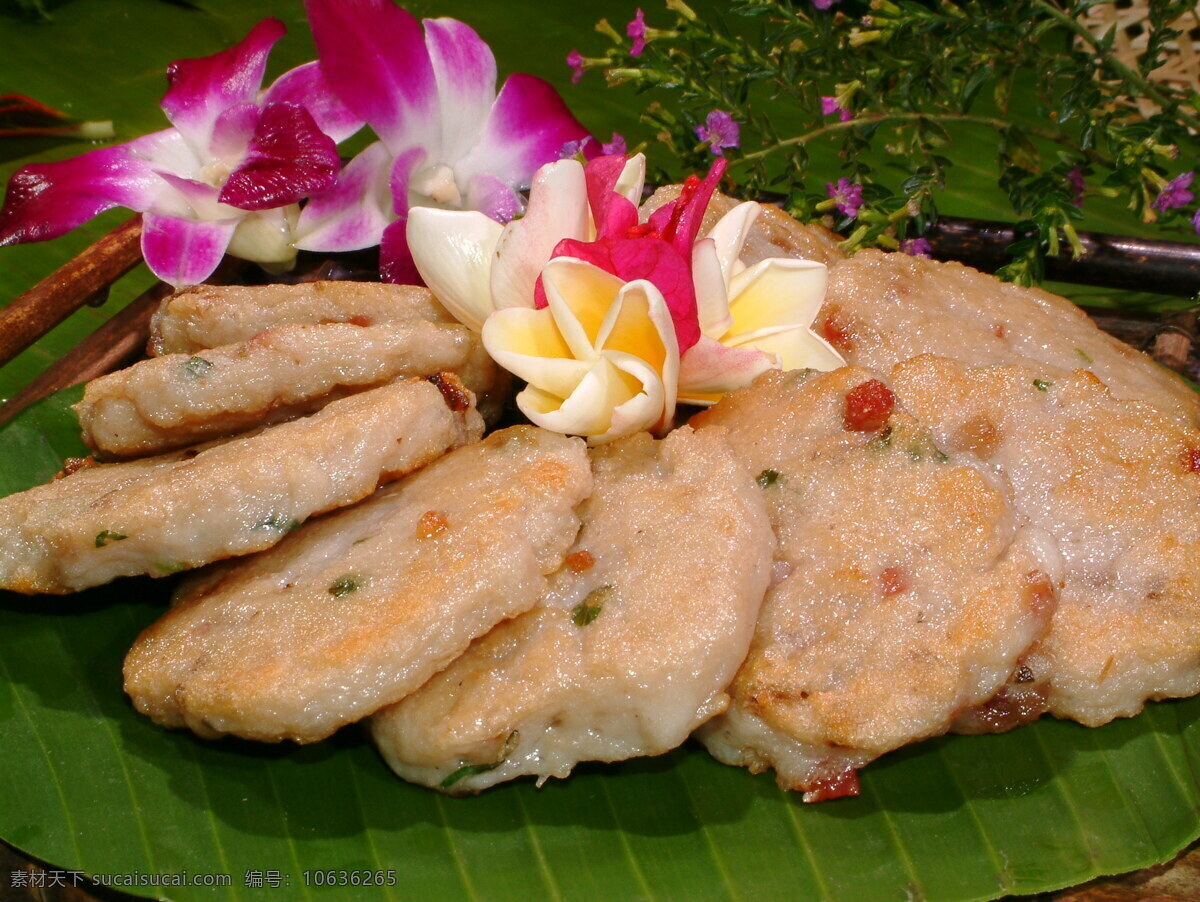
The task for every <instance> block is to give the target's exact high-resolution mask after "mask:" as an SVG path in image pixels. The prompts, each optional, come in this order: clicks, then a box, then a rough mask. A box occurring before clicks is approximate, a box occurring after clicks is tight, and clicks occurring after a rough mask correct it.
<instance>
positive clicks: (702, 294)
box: [692, 238, 733, 338]
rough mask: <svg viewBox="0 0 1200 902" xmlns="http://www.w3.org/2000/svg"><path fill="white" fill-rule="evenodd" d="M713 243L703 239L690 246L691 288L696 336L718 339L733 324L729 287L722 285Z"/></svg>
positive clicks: (719, 261) (723, 281) (710, 240)
mask: <svg viewBox="0 0 1200 902" xmlns="http://www.w3.org/2000/svg"><path fill="white" fill-rule="evenodd" d="M718 254H719V252H718V250H717V243H716V242H715V241H714V240H713V239H712V238H703V239H701V240H700V241H697V242H696V243H695V244H694V245H692V285H693V287H694V288H695V289H696V316H697V318H698V319H699V320H700V333H701V334H702V335H707V336H709V337H710V338H720V337H722V336H723V335H724V334H725V333H726V332H728V331H729V327H730V326H732V325H733V315H732V314H730V312H729V295H728V294H727V292H728V290H729V287H728V285H727V284H726V282H725V279H724V276H723V273H722V268H721V260H720V257H719V255H718Z"/></svg>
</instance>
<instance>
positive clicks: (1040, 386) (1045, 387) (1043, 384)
mask: <svg viewBox="0 0 1200 902" xmlns="http://www.w3.org/2000/svg"><path fill="white" fill-rule="evenodd" d="M1053 384H1054V383H1053V382H1047V381H1046V380H1045V379H1034V380H1033V387H1034V388H1036V389H1037V390H1038V391H1049V390H1050V386H1051V385H1053Z"/></svg>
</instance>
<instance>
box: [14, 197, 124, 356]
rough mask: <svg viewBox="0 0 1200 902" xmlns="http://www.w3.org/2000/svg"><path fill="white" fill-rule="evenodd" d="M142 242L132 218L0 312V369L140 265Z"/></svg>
mask: <svg viewBox="0 0 1200 902" xmlns="http://www.w3.org/2000/svg"><path fill="white" fill-rule="evenodd" d="M141 237H142V217H141V216H135V217H133V218H132V219H130V220H128V221H127V222H125V223H123V224H122V225H120V226H118V227H117V228H116V229H114V230H113V231H111V232H109V233H108V234H107V235H105V236H104V237H103V238H101V239H100V240H99V241H97V242H96V243H95V244H93V245H91V246H90V247H88V248H87V249H86V250H84V251H83V253H81V254H79V256H77V257H75V258H74V259H72V260H70V261H69V262H68V263H66V264H65V265H63V266H62V267H60V268H59V269H58V270H56V271H55V272H53V273H52V274H50V275H49V276H47V277H46V278H45V279H43V280H42V281H40V282H38V284H37V285H35V286H33V288H31V289H29V290H28V291H27V292H25V293H24V294H23V295H21V296H20V297H18V298H17V299H16V300H14V301H13V302H12V303H11V304H9V305H8V306H7V307H5V308H4V309H3V310H0V366H3V365H4V364H6V363H8V362H9V361H10V360H12V359H13V358H14V357H16V356H17V354H19V353H20V352H21V351H23V350H25V348H27V347H29V346H30V345H31V344H33V343H34V342H35V341H37V340H38V339H39V338H41V337H42V336H43V335H45V334H46V333H47V332H49V331H50V330H51V329H53V328H54V327H55V326H57V325H58V324H59V323H61V322H62V321H63V320H65V319H66V318H67V317H68V316H70V315H71V314H72V313H74V312H75V311H76V310H78V309H79V308H80V307H82V306H83V305H84V304H88V303H96V302H102V301H103V300H104V299H105V298H106V297H107V296H108V289H109V287H110V286H111V285H112V284H113V283H114V282H116V281H117V279H119V278H121V276H123V275H125V274H126V273H127V272H129V271H130V270H131V269H133V268H134V267H135V266H137V265H138V264H139V263H140V262H141V261H142V250H141Z"/></svg>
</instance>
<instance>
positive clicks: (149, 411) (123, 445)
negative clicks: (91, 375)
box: [73, 320, 472, 459]
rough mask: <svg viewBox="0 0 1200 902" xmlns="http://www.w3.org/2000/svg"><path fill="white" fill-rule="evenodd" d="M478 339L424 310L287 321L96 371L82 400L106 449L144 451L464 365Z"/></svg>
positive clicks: (78, 408) (96, 446)
mask: <svg viewBox="0 0 1200 902" xmlns="http://www.w3.org/2000/svg"><path fill="white" fill-rule="evenodd" d="M471 344H472V339H471V335H470V333H469V332H468V330H467V329H466V328H465V327H463V326H451V325H442V324H435V323H429V322H425V321H423V320H418V321H416V322H412V323H385V324H383V325H379V326H354V325H350V324H348V323H329V324H326V325H319V326H281V327H280V328H277V329H269V330H267V331H266V332H261V333H259V334H258V335H256V336H254V337H253V338H250V339H248V340H246V341H243V342H239V343H237V344H232V345H225V346H223V347H219V348H213V349H211V350H208V351H205V352H204V353H203V354H202V355H199V354H198V355H193V356H191V357H189V356H187V355H186V354H169V355H167V356H166V357H153V358H150V359H149V360H143V361H140V362H139V363H135V364H134V365H133V366H131V367H127V368H126V369H123V370H118V371H117V372H115V373H110V374H109V375H107V376H101V377H100V378H99V379H93V380H92V381H91V382H89V383H88V384H87V388H86V389H85V390H84V394H83V399H82V400H81V401H80V402H79V403H78V404H76V405H74V407H73V410H74V411H75V412H76V413H77V414H78V415H79V424H80V426H81V427H82V429H83V439H84V441H85V442H86V443H87V445H88V447H90V448H92V449H93V450H94V451H96V452H97V454H100V455H103V456H104V457H105V458H106V459H109V458H120V457H137V456H144V455H146V454H154V453H158V452H160V451H164V450H168V449H171V448H179V447H183V446H185V445H192V444H196V443H197V442H202V441H206V440H208V439H212V438H216V437H220V436H226V435H234V434H236V433H239V432H243V431H245V430H247V429H252V428H254V427H256V426H260V425H263V424H266V423H272V422H279V421H281V420H286V419H290V418H292V417H295V416H297V415H300V414H304V413H311V412H312V411H314V410H319V409H320V408H321V407H323V406H324V405H325V404H327V403H328V402H329V401H330V400H333V399H335V398H338V397H343V396H345V395H348V394H352V393H354V392H358V391H362V390H364V389H368V388H374V387H376V386H379V385H383V384H385V383H387V382H391V381H392V380H394V379H397V378H399V377H402V376H428V375H431V374H433V373H437V372H442V371H446V370H450V371H453V370H456V369H458V368H460V367H461V366H462V364H463V363H465V362H466V360H467V357H468V355H469V354H470V351H471Z"/></svg>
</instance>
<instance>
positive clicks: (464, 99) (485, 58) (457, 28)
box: [423, 19, 496, 209]
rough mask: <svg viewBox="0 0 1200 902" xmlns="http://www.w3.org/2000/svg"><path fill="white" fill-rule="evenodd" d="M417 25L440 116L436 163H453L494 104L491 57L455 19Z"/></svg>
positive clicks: (464, 152)
mask: <svg viewBox="0 0 1200 902" xmlns="http://www.w3.org/2000/svg"><path fill="white" fill-rule="evenodd" d="M423 24H424V25H425V47H426V48H427V49H428V51H429V60H430V63H431V64H432V65H433V75H434V79H435V80H436V82H437V93H438V107H439V109H440V111H441V115H440V119H441V123H442V135H441V151H442V153H441V159H444V160H458V159H461V158H462V157H464V156H466V155H467V152H468V151H470V149H471V148H472V147H473V146H474V145H475V142H476V141H478V140H479V134H480V132H481V131H483V125H484V123H485V122H486V121H487V118H488V113H489V112H490V111H491V108H492V103H493V102H494V101H495V99H496V58H495V57H494V56H493V55H492V51H491V48H489V47H488V45H487V44H485V43H484V42H483V40H482V39H481V38H480V37H479V35H478V34H476V33H475V30H474V29H472V28H471V27H470V26H468V25H465V24H464V23H462V22H459V21H457V20H456V19H426V20H425V22H424V23H423ZM475 209H479V208H478V207H476V208H475Z"/></svg>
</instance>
